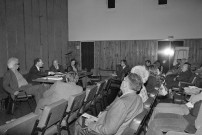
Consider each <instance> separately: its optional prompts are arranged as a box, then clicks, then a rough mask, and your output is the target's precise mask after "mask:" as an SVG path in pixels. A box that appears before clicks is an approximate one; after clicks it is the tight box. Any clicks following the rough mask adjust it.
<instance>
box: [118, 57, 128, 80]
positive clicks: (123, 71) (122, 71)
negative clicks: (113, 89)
mask: <svg viewBox="0 0 202 135" xmlns="http://www.w3.org/2000/svg"><path fill="white" fill-rule="evenodd" d="M129 72H130V68H129V66H128V64H127V61H126V60H121V63H120V67H119V68H118V69H117V71H116V74H117V78H118V79H120V80H123V79H124V77H125V76H126V75H127V74H128V73H129Z"/></svg>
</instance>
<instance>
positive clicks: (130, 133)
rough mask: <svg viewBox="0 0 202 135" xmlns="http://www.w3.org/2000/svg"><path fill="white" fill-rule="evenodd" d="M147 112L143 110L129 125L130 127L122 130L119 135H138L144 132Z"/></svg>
mask: <svg viewBox="0 0 202 135" xmlns="http://www.w3.org/2000/svg"><path fill="white" fill-rule="evenodd" d="M147 115H148V110H147V109H144V110H143V111H142V112H141V113H140V114H138V115H137V116H136V117H135V118H134V119H133V120H132V121H131V123H130V125H129V126H128V127H127V128H126V129H125V130H124V132H123V133H122V134H121V135H139V134H140V132H141V131H142V130H143V131H144V132H145V128H144V126H145V124H146V123H145V121H146V119H147Z"/></svg>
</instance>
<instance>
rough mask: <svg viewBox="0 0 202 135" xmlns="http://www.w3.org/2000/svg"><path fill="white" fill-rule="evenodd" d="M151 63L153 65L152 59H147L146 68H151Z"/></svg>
mask: <svg viewBox="0 0 202 135" xmlns="http://www.w3.org/2000/svg"><path fill="white" fill-rule="evenodd" d="M150 65H151V61H150V60H146V61H145V67H146V69H149V67H150Z"/></svg>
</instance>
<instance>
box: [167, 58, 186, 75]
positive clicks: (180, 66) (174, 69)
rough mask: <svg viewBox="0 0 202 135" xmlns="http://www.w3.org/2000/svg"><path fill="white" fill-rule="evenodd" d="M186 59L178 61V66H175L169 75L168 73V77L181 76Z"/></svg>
mask: <svg viewBox="0 0 202 135" xmlns="http://www.w3.org/2000/svg"><path fill="white" fill-rule="evenodd" d="M186 61H187V60H186V59H185V58H183V59H178V60H177V65H175V66H174V68H172V69H171V70H169V71H168V72H167V73H166V76H168V75H177V74H179V73H180V72H181V71H182V67H183V65H184V64H185V63H186Z"/></svg>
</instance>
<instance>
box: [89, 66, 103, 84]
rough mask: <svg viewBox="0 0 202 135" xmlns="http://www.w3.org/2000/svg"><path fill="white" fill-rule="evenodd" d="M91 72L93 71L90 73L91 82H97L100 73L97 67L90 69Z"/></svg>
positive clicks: (99, 79)
mask: <svg viewBox="0 0 202 135" xmlns="http://www.w3.org/2000/svg"><path fill="white" fill-rule="evenodd" d="M91 72H92V73H93V74H92V75H91V78H90V79H91V81H92V82H99V81H101V75H100V73H99V69H97V68H95V69H91Z"/></svg>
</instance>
